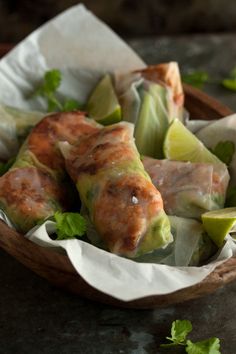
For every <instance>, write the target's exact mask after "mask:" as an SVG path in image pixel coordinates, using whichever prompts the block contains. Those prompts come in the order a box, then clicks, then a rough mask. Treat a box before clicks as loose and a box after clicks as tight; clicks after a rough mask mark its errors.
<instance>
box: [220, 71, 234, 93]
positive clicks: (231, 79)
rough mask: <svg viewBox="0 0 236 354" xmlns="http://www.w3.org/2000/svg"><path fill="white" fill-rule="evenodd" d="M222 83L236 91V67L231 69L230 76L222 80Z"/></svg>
mask: <svg viewBox="0 0 236 354" xmlns="http://www.w3.org/2000/svg"><path fill="white" fill-rule="evenodd" d="M221 84H222V85H223V86H224V87H225V88H227V89H228V90H231V91H236V67H234V68H233V70H231V72H230V73H229V77H227V78H225V79H224V80H222V82H221Z"/></svg>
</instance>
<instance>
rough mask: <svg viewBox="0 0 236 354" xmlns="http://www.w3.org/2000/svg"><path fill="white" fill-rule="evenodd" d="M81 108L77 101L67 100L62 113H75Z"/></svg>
mask: <svg viewBox="0 0 236 354" xmlns="http://www.w3.org/2000/svg"><path fill="white" fill-rule="evenodd" d="M81 108H82V107H81V104H80V103H79V102H78V101H76V100H73V99H72V98H69V99H67V100H66V101H65V102H64V105H63V111H64V112H70V111H76V110H78V109H81Z"/></svg>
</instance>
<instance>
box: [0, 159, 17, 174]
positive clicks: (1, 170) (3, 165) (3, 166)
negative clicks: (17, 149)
mask: <svg viewBox="0 0 236 354" xmlns="http://www.w3.org/2000/svg"><path fill="white" fill-rule="evenodd" d="M15 160H16V158H15V157H12V158H11V159H9V160H8V161H7V162H0V176H2V175H4V174H5V173H6V172H7V171H8V170H9V168H11V166H12V165H13V163H14V162H15Z"/></svg>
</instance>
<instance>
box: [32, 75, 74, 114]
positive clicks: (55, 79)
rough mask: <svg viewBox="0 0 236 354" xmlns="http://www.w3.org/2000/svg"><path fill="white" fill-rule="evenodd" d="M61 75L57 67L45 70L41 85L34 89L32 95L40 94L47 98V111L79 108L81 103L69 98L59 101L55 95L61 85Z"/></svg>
mask: <svg viewBox="0 0 236 354" xmlns="http://www.w3.org/2000/svg"><path fill="white" fill-rule="evenodd" d="M61 81H62V76H61V72H60V71H59V70H58V69H52V70H49V71H46V73H45V75H44V79H43V83H42V85H41V86H40V87H39V88H38V89H37V90H36V91H35V93H34V96H42V97H44V98H45V99H46V100H47V104H48V112H53V111H63V112H68V111H74V110H77V109H81V104H80V103H79V102H78V101H76V100H74V99H71V98H66V99H65V100H64V101H63V102H61V101H60V100H59V99H58V97H57V90H58V88H59V87H60V85H61Z"/></svg>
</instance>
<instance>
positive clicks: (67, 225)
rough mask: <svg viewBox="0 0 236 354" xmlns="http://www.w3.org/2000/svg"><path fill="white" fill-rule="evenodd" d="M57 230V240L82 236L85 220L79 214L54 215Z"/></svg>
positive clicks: (84, 229)
mask: <svg viewBox="0 0 236 354" xmlns="http://www.w3.org/2000/svg"><path fill="white" fill-rule="evenodd" d="M54 218H55V221H56V229H57V235H58V237H57V240H65V239H71V238H76V236H83V235H84V234H85V232H86V220H85V219H84V217H83V216H82V215H80V214H79V213H61V212H59V211H58V212H56V213H55V214H54Z"/></svg>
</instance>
